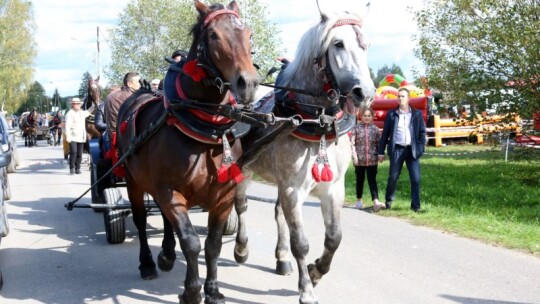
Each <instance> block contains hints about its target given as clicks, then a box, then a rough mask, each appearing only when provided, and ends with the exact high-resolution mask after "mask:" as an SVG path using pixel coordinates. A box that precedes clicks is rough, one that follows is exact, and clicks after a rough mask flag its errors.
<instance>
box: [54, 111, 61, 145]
mask: <svg viewBox="0 0 540 304" xmlns="http://www.w3.org/2000/svg"><path fill="white" fill-rule="evenodd" d="M52 130H53V134H56V140H55V138H53V140H54V145H55V146H58V145H59V144H60V138H62V111H60V110H58V111H57V112H56V114H54V117H53V118H52Z"/></svg>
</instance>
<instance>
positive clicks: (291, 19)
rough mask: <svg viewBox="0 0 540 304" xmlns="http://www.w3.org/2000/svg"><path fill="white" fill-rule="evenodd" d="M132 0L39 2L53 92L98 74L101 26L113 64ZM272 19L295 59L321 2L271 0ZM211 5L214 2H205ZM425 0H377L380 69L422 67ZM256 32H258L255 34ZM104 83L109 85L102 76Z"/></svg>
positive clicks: (340, 1) (103, 57) (73, 90)
mask: <svg viewBox="0 0 540 304" xmlns="http://www.w3.org/2000/svg"><path fill="white" fill-rule="evenodd" d="M128 1H129V0H114V1H112V0H78V1H72V0H35V1H33V4H34V16H35V20H36V23H37V25H38V29H37V35H36V41H37V43H38V57H37V59H36V62H35V71H36V73H35V80H37V81H39V82H40V83H41V84H42V85H43V86H44V87H45V89H46V93H47V95H49V96H51V95H52V94H53V92H54V89H55V88H58V90H59V92H60V95H62V96H67V95H74V94H77V92H78V89H79V85H80V82H81V79H82V75H83V73H85V72H86V71H89V72H90V73H91V74H92V75H93V76H96V74H97V72H96V61H97V58H96V57H97V56H96V55H97V48H96V29H97V27H98V26H99V27H100V57H99V64H100V74H103V69H104V67H105V66H106V65H107V64H109V62H110V50H109V46H108V44H107V31H108V30H109V29H110V28H112V27H114V25H115V23H116V21H117V18H118V15H119V14H120V13H121V12H122V10H123V9H124V7H125V6H126V4H127V3H128ZM265 1H266V3H267V4H268V5H267V7H268V10H269V19H270V21H271V22H273V23H275V24H276V25H277V26H278V27H279V28H280V29H281V34H280V38H281V40H282V42H283V46H284V47H285V48H286V49H287V53H286V54H284V55H285V56H286V57H290V58H292V57H293V56H294V53H295V51H296V45H297V44H298V41H299V40H300V37H301V36H302V34H303V33H304V32H305V31H306V30H307V29H308V28H309V26H311V25H313V24H314V23H315V22H317V21H318V20H319V12H318V10H317V6H316V2H315V0H295V1H291V0H265ZM203 2H205V3H210V2H212V1H209V0H205V1H203ZM319 3H320V5H321V7H322V9H323V10H326V11H336V10H348V11H356V12H362V9H363V8H364V6H365V3H366V2H365V1H355V0H319ZM420 4H421V0H409V1H401V0H386V1H382V0H374V1H371V8H370V11H369V14H368V16H367V20H366V23H365V30H366V33H367V35H368V37H369V38H370V41H371V49H370V51H369V56H368V58H369V59H368V61H369V65H370V67H372V69H373V70H374V72H376V71H377V70H378V69H379V68H380V67H382V66H383V65H385V64H386V65H392V64H393V63H395V64H397V65H399V66H401V67H402V69H403V70H404V72H405V75H404V76H405V77H408V78H411V77H412V76H413V75H412V72H411V69H412V67H413V66H416V68H419V69H420V70H422V68H421V65H420V63H419V62H418V60H416V59H415V58H414V56H413V53H412V52H413V51H412V50H413V48H414V44H413V42H412V40H411V35H412V34H414V33H416V31H417V30H416V24H415V22H414V21H413V16H412V15H411V13H409V12H408V10H407V7H409V6H412V7H416V8H418V7H419V6H420ZM255 34H256V33H255ZM100 83H101V84H102V85H104V84H106V83H107V79H104V75H101V80H100Z"/></svg>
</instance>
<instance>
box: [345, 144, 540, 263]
mask: <svg viewBox="0 0 540 304" xmlns="http://www.w3.org/2000/svg"><path fill="white" fill-rule="evenodd" d="M427 152H428V153H433V154H436V155H425V156H423V157H422V159H421V174H422V175H421V176H422V178H421V193H420V195H421V201H422V209H423V211H424V212H421V213H419V214H416V213H413V212H411V211H409V207H410V183H409V179H408V171H407V169H406V167H405V166H404V168H403V170H402V173H401V176H400V179H399V181H398V185H397V190H396V200H395V202H394V204H393V205H392V209H391V210H386V211H381V212H379V214H380V215H382V216H395V217H400V218H405V219H407V220H409V221H411V222H412V223H414V224H418V225H425V226H430V227H435V228H438V229H442V230H445V231H450V232H453V233H456V234H458V235H461V236H465V237H469V238H474V239H478V240H482V241H485V242H487V243H490V244H495V245H500V246H504V247H508V248H513V249H518V250H522V251H526V252H529V253H532V254H534V255H537V256H540V161H539V160H540V158H538V157H537V158H535V159H536V160H534V161H519V160H515V159H512V155H515V154H516V153H510V160H509V161H508V162H505V161H504V154H503V153H502V152H501V150H500V149H499V150H497V151H494V150H492V149H490V148H489V147H483V146H468V145H464V146H448V147H444V148H432V147H429V148H428V149H427ZM462 153H465V154H462ZM441 154H442V155H441ZM387 178H388V161H385V162H384V163H383V164H380V165H379V174H378V175H377V182H378V186H379V197H380V198H381V201H384V193H385V190H386V180H387ZM355 183H356V181H355V177H354V168H353V167H352V165H351V167H350V168H349V170H348V172H347V177H346V195H347V197H346V200H347V203H348V204H351V205H352V204H354V202H355V201H356V195H355ZM363 198H364V201H366V202H368V201H370V200H371V197H370V195H369V188H368V187H367V182H366V184H365V185H364V194H363Z"/></svg>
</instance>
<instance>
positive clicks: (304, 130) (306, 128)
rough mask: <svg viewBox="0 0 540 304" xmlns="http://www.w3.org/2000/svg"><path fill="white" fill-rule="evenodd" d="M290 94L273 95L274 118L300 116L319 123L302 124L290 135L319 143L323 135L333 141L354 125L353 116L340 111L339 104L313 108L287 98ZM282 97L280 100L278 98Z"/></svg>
mask: <svg viewBox="0 0 540 304" xmlns="http://www.w3.org/2000/svg"><path fill="white" fill-rule="evenodd" d="M291 96H293V95H292V94H286V95H281V96H279V95H278V94H276V95H275V99H276V103H275V106H274V113H275V115H276V116H284V117H290V116H293V115H300V116H301V117H302V118H304V119H306V120H313V119H318V120H319V123H317V124H315V123H312V124H307V123H304V124H302V125H300V126H298V127H297V128H296V129H295V130H294V131H293V132H292V133H291V135H292V136H294V137H296V138H299V139H302V140H305V141H310V142H320V141H321V138H322V137H323V135H324V136H325V137H326V140H328V141H333V140H336V139H337V138H338V137H339V136H341V135H343V134H345V133H346V132H348V131H349V130H350V129H351V128H352V127H353V126H354V123H355V117H354V115H351V114H347V113H345V112H344V111H343V110H341V108H340V106H339V104H335V105H333V106H331V107H328V108H323V107H319V106H313V105H309V104H305V103H301V102H299V101H296V100H293V99H291V98H289V97H291ZM280 97H282V98H280Z"/></svg>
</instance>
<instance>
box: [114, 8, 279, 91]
mask: <svg viewBox="0 0 540 304" xmlns="http://www.w3.org/2000/svg"><path fill="white" fill-rule="evenodd" d="M218 2H221V3H223V4H225V5H226V4H228V3H229V1H218ZM238 4H239V6H240V11H241V17H242V20H243V21H244V22H245V23H246V24H247V25H248V26H249V27H250V28H251V30H252V32H253V51H254V52H255V54H254V57H253V62H254V63H257V64H258V65H259V66H261V68H262V70H263V71H266V70H268V69H269V68H270V67H271V66H273V65H274V62H275V57H276V56H277V54H279V53H280V52H279V50H278V48H277V45H279V41H278V40H277V38H275V37H276V35H275V34H276V33H277V32H278V30H277V27H276V26H275V25H270V24H268V22H267V21H266V20H267V19H266V16H267V13H266V6H265V5H264V4H261V3H258V2H257V1H255V0H239V1H238ZM179 16H181V18H179ZM196 17H197V12H196V10H195V8H194V5H193V1H192V0H152V1H150V0H138V1H132V2H130V3H129V4H128V5H127V6H126V8H125V9H124V11H123V12H122V13H121V14H120V17H119V22H118V25H117V26H116V27H115V28H114V29H113V30H112V31H111V41H110V45H111V64H110V66H109V67H108V69H107V76H108V77H109V79H111V80H112V81H113V82H116V83H121V81H122V78H123V76H124V74H125V73H127V72H129V71H136V72H138V73H139V74H141V76H142V77H143V78H146V79H153V78H159V79H161V78H163V76H164V73H165V72H166V70H167V67H168V63H167V62H166V61H165V60H164V59H163V58H164V57H168V56H171V54H172V53H173V52H174V51H175V50H177V49H184V50H189V48H190V46H191V41H192V37H191V34H190V30H191V27H192V26H193V24H195V22H196Z"/></svg>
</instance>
